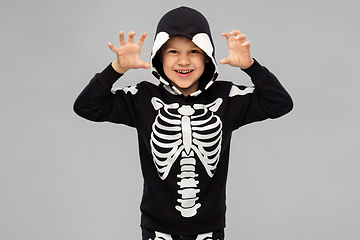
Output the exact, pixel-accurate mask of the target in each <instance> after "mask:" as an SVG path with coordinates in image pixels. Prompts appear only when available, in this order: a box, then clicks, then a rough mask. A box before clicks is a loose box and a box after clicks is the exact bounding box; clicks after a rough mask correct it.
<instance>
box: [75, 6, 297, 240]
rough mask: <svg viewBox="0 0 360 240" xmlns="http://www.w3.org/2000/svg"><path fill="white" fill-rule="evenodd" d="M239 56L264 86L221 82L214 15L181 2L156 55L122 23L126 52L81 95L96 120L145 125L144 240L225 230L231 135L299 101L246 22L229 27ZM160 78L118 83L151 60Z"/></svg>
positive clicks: (237, 63)
mask: <svg viewBox="0 0 360 240" xmlns="http://www.w3.org/2000/svg"><path fill="white" fill-rule="evenodd" d="M222 35H223V36H224V37H225V38H226V40H227V43H228V46H229V56H228V57H227V58H224V59H222V60H221V61H220V63H222V64H229V65H231V66H233V67H239V68H241V69H242V70H243V71H244V72H245V73H247V74H248V75H249V76H250V77H251V80H252V82H253V83H254V85H255V87H244V86H237V85H234V84H233V83H231V82H226V81H215V80H216V78H217V76H218V71H217V65H216V62H215V58H214V45H213V42H212V38H211V34H210V28H209V25H208V23H207V20H206V19H205V17H204V16H203V15H202V14H201V13H199V12H198V11H196V10H194V9H190V8H187V7H180V8H177V9H174V10H172V11H170V12H168V13H167V14H165V15H164V16H163V17H162V19H161V20H160V22H159V24H158V27H157V31H156V38H155V40H154V46H153V49H152V54H151V62H150V64H149V63H146V62H143V61H142V60H141V59H140V51H141V46H142V44H143V42H144V40H145V38H146V33H144V34H142V35H141V36H140V38H139V40H138V41H137V42H136V43H134V36H135V32H130V33H129V34H128V41H127V42H126V41H125V38H124V32H122V31H121V32H120V36H119V40H120V48H117V47H114V45H113V44H111V43H109V48H110V49H111V50H112V51H113V52H114V53H116V55H117V58H116V60H115V61H114V62H112V63H111V64H110V65H109V66H108V67H107V68H106V69H105V70H103V71H102V72H101V73H98V74H96V75H95V77H94V78H93V79H92V80H91V82H90V83H89V84H88V86H87V87H86V88H85V89H84V90H83V92H82V93H81V94H80V95H79V97H78V99H77V100H76V102H75V104H74V110H75V112H76V113H77V114H78V115H80V116H82V117H84V118H86V119H88V120H92V121H109V122H114V123H122V124H125V125H128V126H131V127H135V128H136V129H137V132H138V142H139V155H140V161H141V169H142V174H143V177H144V192H143V197H142V202H141V206H140V208H141V228H142V234H143V239H144V240H148V239H162V238H163V239H180V238H182V239H184V238H188V239H205V238H206V239H223V238H224V228H225V210H226V205H225V192H226V191H225V186H226V178H227V171H228V161H229V150H230V138H231V134H232V132H233V131H234V130H236V129H238V128H239V127H241V126H243V125H245V124H248V123H251V122H255V121H261V120H264V119H267V118H277V117H280V116H282V115H284V114H286V113H288V112H289V111H290V110H291V109H292V106H293V105H292V100H291V98H290V96H289V94H288V93H287V92H286V90H285V89H284V88H283V87H282V86H281V84H280V83H279V82H278V80H277V79H276V77H275V76H274V75H273V74H272V73H270V72H269V71H268V70H267V69H266V68H265V67H263V66H261V65H260V64H259V63H258V62H257V61H256V60H254V59H252V58H251V55H250V42H249V41H247V40H246V36H245V35H244V34H241V33H240V32H239V31H237V30H233V31H231V32H230V33H223V34H222ZM150 67H151V69H152V73H153V75H154V76H155V77H156V78H157V79H159V81H160V84H159V85H158V86H156V85H154V84H152V83H149V82H141V83H139V84H137V85H136V86H132V87H127V88H124V89H120V90H117V91H115V92H113V93H112V92H111V87H112V85H113V84H114V83H115V82H116V81H117V80H118V78H120V77H121V76H122V75H123V74H125V73H126V72H127V71H128V70H130V69H135V68H150Z"/></svg>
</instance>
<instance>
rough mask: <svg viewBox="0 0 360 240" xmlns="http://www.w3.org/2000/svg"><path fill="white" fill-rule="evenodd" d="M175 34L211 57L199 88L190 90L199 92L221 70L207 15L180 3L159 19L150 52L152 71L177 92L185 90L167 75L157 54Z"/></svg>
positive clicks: (169, 89) (195, 93)
mask: <svg viewBox="0 0 360 240" xmlns="http://www.w3.org/2000/svg"><path fill="white" fill-rule="evenodd" d="M176 36H183V37H186V38H188V39H190V40H192V41H193V42H194V43H195V44H196V45H197V46H198V47H199V48H201V49H202V50H203V51H204V52H205V53H206V55H207V56H208V57H209V58H210V59H211V61H209V62H208V63H206V64H205V70H204V73H203V75H202V76H201V77H200V79H199V81H200V84H199V88H198V90H197V91H196V92H194V93H192V94H190V96H198V95H199V94H200V93H202V92H203V91H205V90H206V89H208V88H209V87H210V86H211V84H212V83H213V82H214V81H215V80H216V78H217V76H218V70H217V65H216V61H215V51H214V50H215V48H214V44H213V40H212V37H211V33H210V27H209V24H208V22H207V20H206V18H205V17H204V16H203V15H202V14H201V13H200V12H198V11H197V10H194V9H191V8H188V7H179V8H176V9H173V10H171V11H169V12H168V13H166V14H165V15H164V16H163V17H162V18H161V19H160V21H159V23H158V26H157V29H156V35H155V40H154V45H153V48H152V52H151V60H150V64H151V70H152V74H153V75H154V76H155V77H156V78H157V79H159V81H160V82H161V83H163V84H164V87H165V89H166V90H168V91H169V92H171V93H172V94H174V95H181V94H182V93H181V92H180V91H179V90H178V89H177V88H176V87H175V86H174V85H172V84H171V81H170V80H169V79H168V78H167V77H166V75H165V73H164V71H163V67H162V63H161V62H160V58H159V55H158V54H157V53H158V51H159V50H160V48H161V47H162V46H163V45H164V44H165V43H166V41H167V40H168V39H169V38H170V37H176Z"/></svg>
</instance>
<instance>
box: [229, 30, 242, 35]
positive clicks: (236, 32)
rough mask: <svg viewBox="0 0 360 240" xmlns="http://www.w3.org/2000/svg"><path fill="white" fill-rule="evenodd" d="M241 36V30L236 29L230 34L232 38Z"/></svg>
mask: <svg viewBox="0 0 360 240" xmlns="http://www.w3.org/2000/svg"><path fill="white" fill-rule="evenodd" d="M239 34H241V32H240V31H239V30H236V29H234V30H232V31H231V32H230V35H231V36H237V35H239Z"/></svg>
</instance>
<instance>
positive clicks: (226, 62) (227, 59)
mask: <svg viewBox="0 0 360 240" xmlns="http://www.w3.org/2000/svg"><path fill="white" fill-rule="evenodd" d="M220 63H221V64H229V63H230V59H229V58H223V59H221V60H220Z"/></svg>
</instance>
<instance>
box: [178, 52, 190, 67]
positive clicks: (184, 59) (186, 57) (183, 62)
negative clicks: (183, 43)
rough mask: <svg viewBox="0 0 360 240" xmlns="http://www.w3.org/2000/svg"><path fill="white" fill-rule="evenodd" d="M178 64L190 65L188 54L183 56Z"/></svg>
mask: <svg viewBox="0 0 360 240" xmlns="http://www.w3.org/2000/svg"><path fill="white" fill-rule="evenodd" d="M178 64H179V65H182V66H184V65H189V64H190V58H189V56H187V55H186V54H181V55H180V56H179V59H178Z"/></svg>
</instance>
